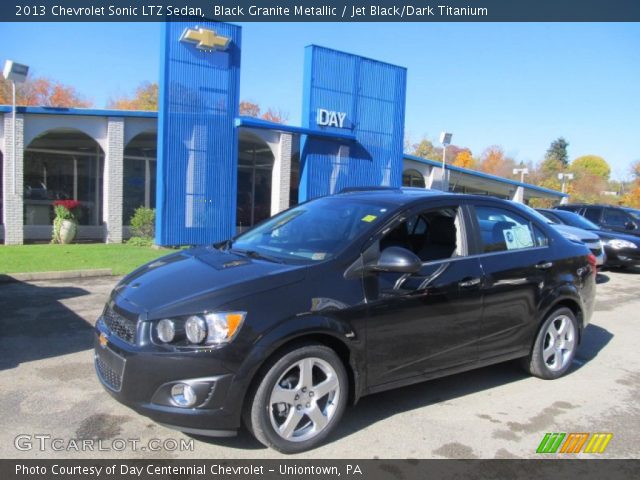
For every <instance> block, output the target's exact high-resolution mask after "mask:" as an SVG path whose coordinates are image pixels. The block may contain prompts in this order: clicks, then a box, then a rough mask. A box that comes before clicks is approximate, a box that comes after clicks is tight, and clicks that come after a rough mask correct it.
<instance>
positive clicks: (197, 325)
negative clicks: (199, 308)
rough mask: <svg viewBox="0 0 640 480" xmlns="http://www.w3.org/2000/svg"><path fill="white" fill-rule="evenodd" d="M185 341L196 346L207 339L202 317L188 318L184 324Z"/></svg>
mask: <svg viewBox="0 0 640 480" xmlns="http://www.w3.org/2000/svg"><path fill="white" fill-rule="evenodd" d="M184 329H185V332H186V334H187V340H189V341H190V342H191V343H195V344H196V345H198V344H200V343H202V342H203V341H204V339H205V338H207V322H205V321H204V319H203V318H202V317H199V316H198V315H194V316H192V317H189V318H188V319H187V321H186V323H185V324H184Z"/></svg>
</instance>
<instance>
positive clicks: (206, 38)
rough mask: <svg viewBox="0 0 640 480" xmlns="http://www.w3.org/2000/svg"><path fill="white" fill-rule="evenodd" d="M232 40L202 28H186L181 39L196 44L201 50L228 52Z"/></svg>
mask: <svg viewBox="0 0 640 480" xmlns="http://www.w3.org/2000/svg"><path fill="white" fill-rule="evenodd" d="M230 40H231V39H230V38H229V37H223V36H222V35H217V34H216V32H214V31H213V30H208V29H206V28H202V27H196V28H185V30H184V32H182V36H181V37H180V41H181V42H189V43H195V44H196V48H197V49H199V50H226V49H227V47H228V46H229V41H230Z"/></svg>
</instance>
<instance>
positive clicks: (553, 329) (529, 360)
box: [524, 307, 579, 380]
mask: <svg viewBox="0 0 640 480" xmlns="http://www.w3.org/2000/svg"><path fill="white" fill-rule="evenodd" d="M578 335H579V331H578V321H577V320H576V317H575V315H574V314H573V312H572V311H571V310H570V309H568V308H565V307H562V308H558V309H556V310H554V311H553V312H551V313H550V314H549V315H548V316H547V318H546V320H545V321H544V322H543V324H542V326H541V327H540V330H539V331H538V335H537V336H536V340H535V342H534V344H533V348H532V349H531V354H530V355H529V356H528V357H525V359H524V367H525V370H527V371H528V372H529V373H530V374H531V375H533V376H535V377H538V378H542V379H544V380H554V379H556V378H559V377H561V376H563V375H564V374H565V373H567V370H569V368H570V367H571V364H572V363H573V359H574V357H575V355H576V351H577V350H578Z"/></svg>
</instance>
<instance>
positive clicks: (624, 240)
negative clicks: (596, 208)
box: [538, 208, 640, 267]
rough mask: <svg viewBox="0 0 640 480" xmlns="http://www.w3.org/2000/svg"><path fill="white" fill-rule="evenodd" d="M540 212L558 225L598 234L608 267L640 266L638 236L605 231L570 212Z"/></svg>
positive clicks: (549, 210) (639, 242) (547, 210)
mask: <svg viewBox="0 0 640 480" xmlns="http://www.w3.org/2000/svg"><path fill="white" fill-rule="evenodd" d="M538 211H539V212H540V213H541V214H543V215H544V216H545V217H547V218H548V219H550V220H552V221H554V222H556V223H561V224H564V225H569V226H572V227H577V228H582V229H583V230H589V231H592V232H594V233H596V234H598V235H599V236H600V239H601V240H602V243H603V245H604V250H605V253H606V254H607V260H606V262H605V266H606V267H632V266H636V265H640V238H638V237H637V236H635V235H628V234H625V233H619V232H614V231H612V230H605V229H603V228H601V227H599V226H598V225H596V224H595V223H593V222H591V221H590V220H588V219H586V218H585V217H583V216H582V215H578V214H577V213H573V212H570V211H568V210H558V209H544V208H541V209H538Z"/></svg>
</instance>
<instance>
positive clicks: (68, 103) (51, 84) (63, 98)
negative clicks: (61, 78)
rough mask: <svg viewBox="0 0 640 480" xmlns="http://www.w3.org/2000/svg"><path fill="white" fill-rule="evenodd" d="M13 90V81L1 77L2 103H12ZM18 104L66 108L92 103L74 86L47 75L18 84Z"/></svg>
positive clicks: (30, 78) (87, 105) (84, 106)
mask: <svg viewBox="0 0 640 480" xmlns="http://www.w3.org/2000/svg"><path fill="white" fill-rule="evenodd" d="M11 90H12V88H11V82H9V81H7V80H5V79H4V78H0V104H3V105H10V104H11V102H12V98H11V97H12V92H11ZM16 104H17V105H25V106H42V107H66V108H70V107H79V108H86V107H90V106H91V105H92V103H91V102H90V101H89V100H86V99H85V98H83V97H82V96H81V95H80V94H79V93H78V92H77V91H76V89H75V88H74V87H72V86H70V85H65V84H64V83H61V82H58V81H55V80H51V79H49V78H46V77H29V78H27V81H26V82H24V83H19V84H18V85H16Z"/></svg>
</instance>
